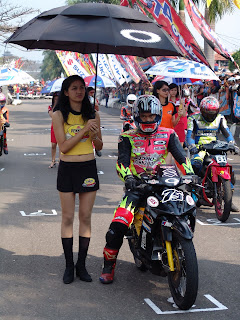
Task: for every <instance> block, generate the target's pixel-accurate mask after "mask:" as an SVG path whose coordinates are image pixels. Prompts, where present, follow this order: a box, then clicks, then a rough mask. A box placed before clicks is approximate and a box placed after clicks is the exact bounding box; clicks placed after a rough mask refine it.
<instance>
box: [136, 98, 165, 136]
mask: <svg viewBox="0 0 240 320" xmlns="http://www.w3.org/2000/svg"><path fill="white" fill-rule="evenodd" d="M144 112H150V113H151V114H155V115H156V116H155V119H154V121H151V122H150V121H147V122H143V121H142V120H141V118H140V115H141V113H144ZM133 119H134V122H135V124H136V127H137V128H138V130H139V131H141V132H142V133H144V134H152V133H154V132H155V131H157V128H158V126H159V124H160V123H161V120H162V105H161V103H160V101H159V100H158V98H157V97H155V96H153V95H143V96H140V97H138V99H137V101H136V102H135V103H134V106H133Z"/></svg>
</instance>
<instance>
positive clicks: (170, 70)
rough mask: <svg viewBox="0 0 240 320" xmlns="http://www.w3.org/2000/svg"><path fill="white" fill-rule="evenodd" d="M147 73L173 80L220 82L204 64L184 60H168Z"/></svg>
mask: <svg viewBox="0 0 240 320" xmlns="http://www.w3.org/2000/svg"><path fill="white" fill-rule="evenodd" d="M145 73H147V74H152V75H164V76H169V77H173V78H191V79H208V80H219V79H218V77H217V76H216V75H215V73H214V72H213V71H212V70H211V69H210V68H209V67H207V66H205V65H204V64H202V63H199V62H195V61H191V60H184V59H166V61H161V62H159V63H157V64H155V65H154V66H153V67H151V68H150V69H148V70H147V71H146V72H145Z"/></svg>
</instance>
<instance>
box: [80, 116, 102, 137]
mask: <svg viewBox="0 0 240 320" xmlns="http://www.w3.org/2000/svg"><path fill="white" fill-rule="evenodd" d="M82 130H84V132H85V133H86V132H89V134H90V133H91V132H96V133H97V132H98V125H97V121H96V119H89V120H88V122H87V124H86V126H85V127H84V128H83V129H82ZM96 133H95V134H96Z"/></svg>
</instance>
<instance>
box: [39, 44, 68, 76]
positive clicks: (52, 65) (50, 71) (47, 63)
mask: <svg viewBox="0 0 240 320" xmlns="http://www.w3.org/2000/svg"><path fill="white" fill-rule="evenodd" d="M43 55H44V59H43V63H42V67H41V77H42V78H43V79H44V80H45V81H46V80H53V79H55V78H59V77H61V74H62V73H63V74H64V75H65V72H64V69H63V67H62V65H61V62H60V61H59V59H58V57H57V55H56V53H55V51H51V50H45V51H43ZM65 76H66V75H65Z"/></svg>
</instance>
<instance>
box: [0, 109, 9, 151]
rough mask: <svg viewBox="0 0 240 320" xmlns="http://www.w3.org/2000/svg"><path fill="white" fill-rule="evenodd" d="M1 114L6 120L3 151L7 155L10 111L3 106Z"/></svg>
mask: <svg viewBox="0 0 240 320" xmlns="http://www.w3.org/2000/svg"><path fill="white" fill-rule="evenodd" d="M1 114H2V116H3V118H4V119H5V120H6V122H5V125H4V126H3V150H4V153H5V154H8V148H7V130H6V127H9V111H8V108H6V107H5V106H1Z"/></svg>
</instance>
